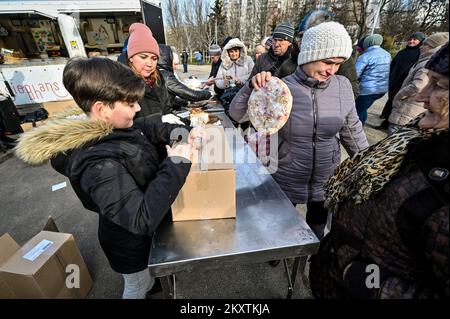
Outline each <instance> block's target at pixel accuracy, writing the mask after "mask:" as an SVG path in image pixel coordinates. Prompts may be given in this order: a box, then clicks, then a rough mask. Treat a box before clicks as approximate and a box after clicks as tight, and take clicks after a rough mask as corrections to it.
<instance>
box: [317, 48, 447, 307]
mask: <svg viewBox="0 0 450 319" xmlns="http://www.w3.org/2000/svg"><path fill="white" fill-rule="evenodd" d="M448 59H449V52H448V42H447V44H445V45H444V46H443V47H442V48H441V49H440V50H439V51H438V52H436V53H435V54H434V55H433V56H432V57H431V59H430V60H429V61H428V62H427V64H426V65H425V68H426V69H427V70H428V74H427V76H428V84H427V85H426V86H425V87H424V88H422V90H421V91H419V92H418V93H417V95H416V97H415V98H416V100H417V101H418V102H421V103H423V106H424V108H425V109H426V111H425V113H422V114H421V115H419V117H418V118H416V119H415V121H413V122H411V123H410V124H408V125H406V126H404V127H402V128H400V129H399V130H397V131H396V132H394V133H393V134H392V135H390V136H388V137H387V138H385V139H384V140H381V141H380V142H378V143H377V144H375V145H372V146H371V147H370V148H369V149H367V150H365V151H363V152H361V153H359V154H357V155H356V156H355V157H353V158H351V159H347V160H346V161H344V162H343V163H342V164H341V165H340V166H339V168H338V169H337V170H336V172H335V174H334V175H333V177H332V178H331V179H330V181H329V182H328V183H327V185H326V206H327V207H328V209H330V210H331V211H332V212H333V225H332V227H331V231H330V233H328V234H327V236H326V237H325V238H324V240H323V241H322V242H321V243H320V248H319V252H318V254H317V255H315V256H312V258H311V264H310V273H309V280H310V286H311V289H312V292H313V294H314V296H315V297H316V298H363V299H388V298H393V299H412V298H414V299H416V298H417V299H445V300H448V298H449V228H448V224H449V136H448V128H449V91H448V90H449V65H448ZM374 274H375V276H374ZM369 276H370V278H369Z"/></svg>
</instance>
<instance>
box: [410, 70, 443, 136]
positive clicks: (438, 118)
mask: <svg viewBox="0 0 450 319" xmlns="http://www.w3.org/2000/svg"><path fill="white" fill-rule="evenodd" d="M428 80H429V81H428V84H427V86H425V87H424V88H423V89H422V91H420V92H419V93H418V94H417V95H416V101H418V102H423V104H424V105H423V106H424V108H425V109H426V112H425V117H424V118H422V119H421V120H420V122H419V127H421V128H448V104H449V94H448V89H449V81H448V77H447V76H445V75H442V74H439V73H436V72H433V71H428Z"/></svg>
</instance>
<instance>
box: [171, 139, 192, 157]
mask: <svg viewBox="0 0 450 319" xmlns="http://www.w3.org/2000/svg"><path fill="white" fill-rule="evenodd" d="M166 150H167V156H168V157H174V156H178V157H183V158H185V159H187V160H188V161H190V160H191V157H192V154H193V152H194V149H193V147H192V145H191V144H184V143H177V144H175V145H174V146H173V147H170V146H169V145H166Z"/></svg>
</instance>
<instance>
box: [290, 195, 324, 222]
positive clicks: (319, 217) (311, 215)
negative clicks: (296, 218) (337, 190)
mask: <svg viewBox="0 0 450 319" xmlns="http://www.w3.org/2000/svg"><path fill="white" fill-rule="evenodd" d="M324 204H325V201H321V202H307V203H306V223H308V225H322V224H326V223H327V220H328V211H327V210H326V208H325V206H324ZM292 205H294V206H297V204H296V203H292Z"/></svg>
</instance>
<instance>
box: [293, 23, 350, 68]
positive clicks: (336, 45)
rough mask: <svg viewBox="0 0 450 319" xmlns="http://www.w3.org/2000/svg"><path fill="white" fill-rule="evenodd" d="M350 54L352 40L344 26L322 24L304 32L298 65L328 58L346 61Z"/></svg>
mask: <svg viewBox="0 0 450 319" xmlns="http://www.w3.org/2000/svg"><path fill="white" fill-rule="evenodd" d="M351 54H352V40H351V39H350V36H349V35H348V33H347V30H345V28H344V26H343V25H342V24H340V23H337V22H324V23H321V24H319V25H317V26H315V27H312V28H309V29H308V30H306V31H305V33H304V34H303V38H302V44H301V48H300V53H299V55H298V65H302V64H306V63H308V62H314V61H319V60H323V59H329V58H345V59H348V58H349V57H350V56H351Z"/></svg>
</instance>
